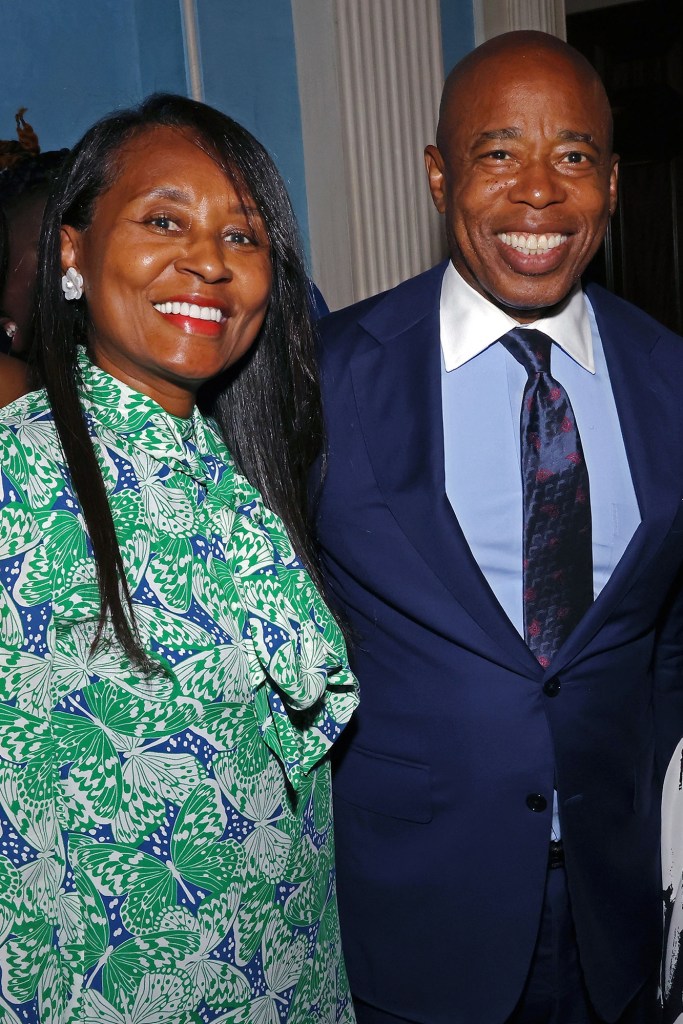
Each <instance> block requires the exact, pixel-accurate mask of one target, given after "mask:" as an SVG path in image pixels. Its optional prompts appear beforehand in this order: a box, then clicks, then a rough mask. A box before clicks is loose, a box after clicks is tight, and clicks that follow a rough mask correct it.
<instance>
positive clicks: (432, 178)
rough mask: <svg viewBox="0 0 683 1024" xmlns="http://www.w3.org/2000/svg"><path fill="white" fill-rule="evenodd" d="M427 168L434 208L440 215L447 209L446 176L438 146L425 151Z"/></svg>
mask: <svg viewBox="0 0 683 1024" xmlns="http://www.w3.org/2000/svg"><path fill="white" fill-rule="evenodd" d="M425 167H426V168H427V178H428V180H429V191H430V192H431V193H432V200H433V201H434V206H435V207H436V208H437V210H438V211H439V213H443V212H444V211H445V209H446V186H445V183H446V176H445V169H444V162H443V157H442V156H441V153H440V152H439V150H438V149H437V148H436V146H427V148H426V149H425Z"/></svg>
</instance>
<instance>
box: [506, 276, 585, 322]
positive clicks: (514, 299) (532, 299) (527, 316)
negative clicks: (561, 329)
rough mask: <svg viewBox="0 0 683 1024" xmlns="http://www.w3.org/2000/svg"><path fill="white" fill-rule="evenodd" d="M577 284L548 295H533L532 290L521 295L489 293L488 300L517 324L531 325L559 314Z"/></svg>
mask: <svg viewBox="0 0 683 1024" xmlns="http://www.w3.org/2000/svg"><path fill="white" fill-rule="evenodd" d="M576 284H577V282H576V281H574V282H572V283H571V284H570V285H569V286H568V287H567V288H566V289H565V288H561V289H557V290H556V291H552V292H550V293H548V292H546V291H545V290H544V292H543V293H542V294H541V293H534V292H533V290H532V289H529V291H526V290H525V292H524V294H523V295H519V294H516V295H510V294H509V293H507V294H496V293H489V294H488V298H489V299H490V301H491V302H493V304H494V305H496V306H498V308H499V309H502V311H503V312H504V313H507V314H508V316H511V317H512V318H513V320H516V321H517V322H518V323H520V324H523V323H531V322H532V321H534V320H539V319H540V318H541V317H545V316H552V315H553V314H554V313H559V312H561V310H562V309H563V308H564V307H565V306H566V304H567V303H568V301H569V299H570V297H571V295H572V292H573V291H574V288H575V287H576Z"/></svg>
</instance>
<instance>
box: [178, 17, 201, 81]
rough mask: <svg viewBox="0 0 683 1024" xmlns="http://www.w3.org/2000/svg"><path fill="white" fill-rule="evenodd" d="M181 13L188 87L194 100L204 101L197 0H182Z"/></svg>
mask: <svg viewBox="0 0 683 1024" xmlns="http://www.w3.org/2000/svg"><path fill="white" fill-rule="evenodd" d="M180 15H181V18H182V25H183V42H184V44H185V75H186V78H187V89H188V92H189V94H190V96H191V97H192V99H193V100H200V101H203V99H204V80H203V78H202V58H201V52H200V49H199V24H198V20H197V3H196V0H180Z"/></svg>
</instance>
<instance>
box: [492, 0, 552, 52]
mask: <svg viewBox="0 0 683 1024" xmlns="http://www.w3.org/2000/svg"><path fill="white" fill-rule="evenodd" d="M473 13H474V28H475V40H476V43H477V45H479V44H480V43H483V42H484V41H485V40H486V39H491V38H492V37H493V36H498V35H501V33H503V32H512V31H514V30H516V29H538V30H539V31H541V32H549V33H550V34H551V35H554V36H558V37H559V38H560V39H566V38H567V28H566V15H565V5H564V0H473Z"/></svg>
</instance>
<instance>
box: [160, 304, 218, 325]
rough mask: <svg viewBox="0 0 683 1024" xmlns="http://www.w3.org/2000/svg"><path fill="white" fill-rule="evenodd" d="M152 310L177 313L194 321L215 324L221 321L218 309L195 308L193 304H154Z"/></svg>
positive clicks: (208, 307) (211, 307) (207, 307)
mask: <svg viewBox="0 0 683 1024" xmlns="http://www.w3.org/2000/svg"><path fill="white" fill-rule="evenodd" d="M154 308H155V309H158V310H159V312H160V313H176V314H177V313H179V314H180V316H191V317H194V319H195V320H215V321H216V323H217V324H219V323H220V322H221V320H222V319H223V314H222V312H221V311H220V309H215V308H214V307H213V306H197V305H196V304H195V303H194V302H155V303H154Z"/></svg>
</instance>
